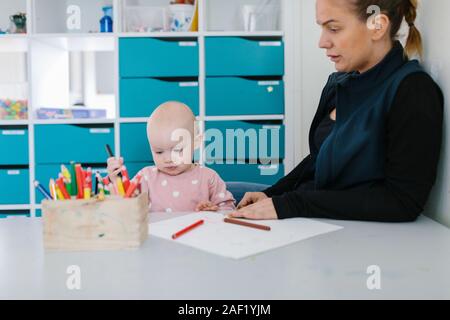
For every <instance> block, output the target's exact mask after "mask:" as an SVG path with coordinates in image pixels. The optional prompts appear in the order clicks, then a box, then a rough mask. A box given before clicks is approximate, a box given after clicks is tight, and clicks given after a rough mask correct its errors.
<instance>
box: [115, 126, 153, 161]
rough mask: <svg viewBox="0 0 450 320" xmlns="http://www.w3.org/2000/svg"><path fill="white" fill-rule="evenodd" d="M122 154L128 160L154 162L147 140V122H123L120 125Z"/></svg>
mask: <svg viewBox="0 0 450 320" xmlns="http://www.w3.org/2000/svg"><path fill="white" fill-rule="evenodd" d="M120 142H121V143H120V146H121V147H120V150H121V151H120V154H121V155H122V157H123V159H124V161H125V164H126V163H127V162H152V161H153V157H152V153H151V151H150V145H149V144H148V140H147V124H146V123H123V124H121V125H120Z"/></svg>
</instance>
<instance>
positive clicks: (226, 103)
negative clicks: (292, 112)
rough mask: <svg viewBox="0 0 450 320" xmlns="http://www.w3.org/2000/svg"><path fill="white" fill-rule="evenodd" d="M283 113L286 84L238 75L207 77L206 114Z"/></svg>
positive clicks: (279, 81)
mask: <svg viewBox="0 0 450 320" xmlns="http://www.w3.org/2000/svg"><path fill="white" fill-rule="evenodd" d="M268 114H284V83H283V81H281V80H265V81H262V80H254V79H244V78H237V77H223V78H222V77H220V78H207V79H206V115H208V116H233V115H268Z"/></svg>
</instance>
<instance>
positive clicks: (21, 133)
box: [2, 130, 25, 136]
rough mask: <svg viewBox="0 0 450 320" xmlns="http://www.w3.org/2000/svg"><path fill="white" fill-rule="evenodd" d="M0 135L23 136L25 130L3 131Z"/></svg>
mask: <svg viewBox="0 0 450 320" xmlns="http://www.w3.org/2000/svg"><path fill="white" fill-rule="evenodd" d="M2 134H3V135H4V136H24V135H25V130H3V131H2Z"/></svg>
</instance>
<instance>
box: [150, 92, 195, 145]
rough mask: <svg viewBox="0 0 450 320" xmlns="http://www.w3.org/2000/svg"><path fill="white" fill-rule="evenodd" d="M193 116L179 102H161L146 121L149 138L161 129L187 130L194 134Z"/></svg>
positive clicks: (170, 130) (186, 107) (187, 108)
mask: <svg viewBox="0 0 450 320" xmlns="http://www.w3.org/2000/svg"><path fill="white" fill-rule="evenodd" d="M194 126H195V116H194V114H193V113H192V111H191V109H189V107H188V106H186V105H185V104H183V103H181V102H176V101H169V102H165V103H163V104H161V105H160V106H159V107H158V108H156V110H155V111H154V112H153V113H152V115H151V116H150V118H149V119H148V121H147V136H148V138H149V140H151V139H152V136H153V137H154V136H155V135H156V133H160V132H161V131H165V132H170V133H171V132H173V131H174V130H177V129H185V130H188V131H189V132H190V133H191V135H192V136H194Z"/></svg>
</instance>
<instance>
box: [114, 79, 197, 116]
mask: <svg viewBox="0 0 450 320" xmlns="http://www.w3.org/2000/svg"><path fill="white" fill-rule="evenodd" d="M166 101H180V102H183V103H185V104H187V105H188V106H189V107H190V108H191V109H192V112H194V114H195V115H198V109H199V107H198V81H167V80H159V79H121V80H120V115H121V117H148V116H150V114H151V113H152V112H153V111H154V110H155V109H156V107H158V106H159V105H160V104H161V103H164V102H166Z"/></svg>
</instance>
